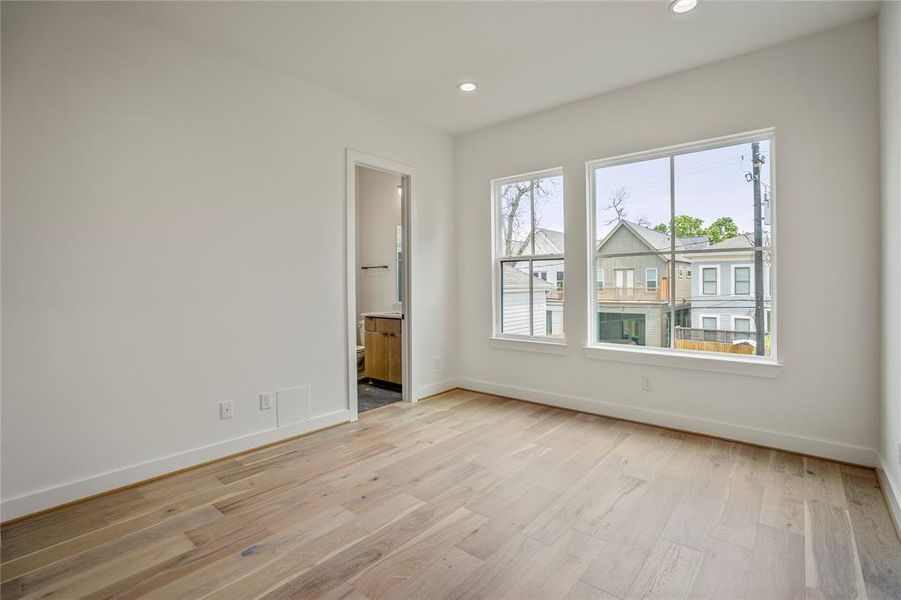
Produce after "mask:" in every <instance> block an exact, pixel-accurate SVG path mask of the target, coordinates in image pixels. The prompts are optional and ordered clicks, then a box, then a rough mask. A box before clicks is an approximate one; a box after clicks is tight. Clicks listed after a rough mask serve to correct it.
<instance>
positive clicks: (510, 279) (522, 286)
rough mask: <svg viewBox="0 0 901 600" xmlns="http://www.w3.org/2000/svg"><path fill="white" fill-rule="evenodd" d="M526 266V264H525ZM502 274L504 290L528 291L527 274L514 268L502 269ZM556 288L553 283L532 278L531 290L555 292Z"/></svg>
mask: <svg viewBox="0 0 901 600" xmlns="http://www.w3.org/2000/svg"><path fill="white" fill-rule="evenodd" d="M525 264H528V263H525ZM503 273H504V290H505V291H506V290H526V291H528V289H529V274H528V273H525V272H523V271H521V270H519V269H517V268H515V267H513V268H505V269H503ZM556 289H557V286H556V285H555V284H553V283H550V282H548V281H545V280H544V279H541V278H540V277H535V276H534V275H533V276H532V290H533V291H534V290H556Z"/></svg>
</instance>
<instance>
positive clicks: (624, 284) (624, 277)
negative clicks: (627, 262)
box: [613, 269, 635, 288]
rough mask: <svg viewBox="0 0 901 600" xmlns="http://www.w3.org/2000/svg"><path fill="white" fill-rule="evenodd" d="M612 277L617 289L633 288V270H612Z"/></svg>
mask: <svg viewBox="0 0 901 600" xmlns="http://www.w3.org/2000/svg"><path fill="white" fill-rule="evenodd" d="M613 276H614V279H615V281H616V287H618V288H634V287H635V269H614V270H613Z"/></svg>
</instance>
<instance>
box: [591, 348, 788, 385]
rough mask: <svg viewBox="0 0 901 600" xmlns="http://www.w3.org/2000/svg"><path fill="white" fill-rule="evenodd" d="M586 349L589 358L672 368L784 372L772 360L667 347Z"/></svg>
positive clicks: (771, 374) (754, 373) (738, 372)
mask: <svg viewBox="0 0 901 600" xmlns="http://www.w3.org/2000/svg"><path fill="white" fill-rule="evenodd" d="M584 351H585V356H587V357H588V358H594V359H598V360H607V361H613V362H625V363H632V364H640V365H646V366H654V367H666V368H670V369H690V370H695V371H709V372H713V373H724V374H727V375H744V376H747V377H764V378H768V379H772V378H774V377H778V376H779V374H780V373H781V372H782V365H781V364H780V363H778V362H775V361H772V360H759V359H753V358H740V357H737V356H711V355H709V354H704V353H701V352H689V351H680V352H678V353H675V352H669V351H666V350H652V349H638V348H616V347H611V346H585V347H584Z"/></svg>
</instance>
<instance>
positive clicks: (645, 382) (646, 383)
mask: <svg viewBox="0 0 901 600" xmlns="http://www.w3.org/2000/svg"><path fill="white" fill-rule="evenodd" d="M641 389H642V391H645V392H653V391H654V382H653V381H651V378H650V377H645V376H643V375H642V377H641Z"/></svg>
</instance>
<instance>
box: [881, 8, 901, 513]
mask: <svg viewBox="0 0 901 600" xmlns="http://www.w3.org/2000/svg"><path fill="white" fill-rule="evenodd" d="M879 70H880V73H881V80H880V84H881V106H880V108H881V111H880V114H881V118H882V123H881V125H882V319H883V330H884V335H883V337H882V418H881V423H882V432H881V433H882V436H881V437H882V443H881V444H880V448H879V453H880V458H881V463H882V464H881V466H882V469H883V473H885V474H887V475H888V479H889V482H890V484H889V485H887V486H885V487H890V488H891V489H892V491H893V497H894V499H895V504H894V506H893V509H894V510H895V511H896V512H895V518H896V519H897V520H898V522H899V523H901V512H898V511H899V505H901V487H899V486H901V463H899V454H901V369H899V365H901V3H899V2H883V3H882V7H881V11H880V14H879Z"/></svg>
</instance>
